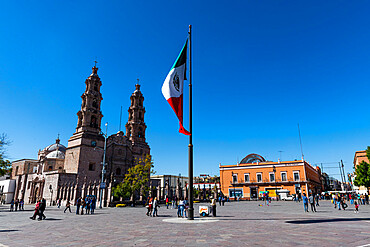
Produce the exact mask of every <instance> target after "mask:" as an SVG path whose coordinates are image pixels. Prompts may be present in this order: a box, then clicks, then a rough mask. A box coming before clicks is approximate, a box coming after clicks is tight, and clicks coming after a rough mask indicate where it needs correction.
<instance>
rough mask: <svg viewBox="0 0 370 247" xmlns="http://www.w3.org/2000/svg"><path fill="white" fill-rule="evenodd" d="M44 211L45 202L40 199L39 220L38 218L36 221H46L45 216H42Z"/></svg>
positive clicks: (43, 199)
mask: <svg viewBox="0 0 370 247" xmlns="http://www.w3.org/2000/svg"><path fill="white" fill-rule="evenodd" d="M45 209H46V200H45V198H42V199H41V203H40V209H39V218H38V220H44V219H46V216H45V214H44V211H45Z"/></svg>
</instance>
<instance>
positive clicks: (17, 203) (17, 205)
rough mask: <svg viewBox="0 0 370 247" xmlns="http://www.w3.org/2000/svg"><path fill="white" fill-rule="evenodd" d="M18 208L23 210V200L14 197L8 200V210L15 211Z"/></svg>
mask: <svg viewBox="0 0 370 247" xmlns="http://www.w3.org/2000/svg"><path fill="white" fill-rule="evenodd" d="M18 209H19V211H23V210H24V200H23V199H22V200H18V199H17V200H15V201H14V199H13V200H12V201H11V202H10V212H13V211H17V210H18Z"/></svg>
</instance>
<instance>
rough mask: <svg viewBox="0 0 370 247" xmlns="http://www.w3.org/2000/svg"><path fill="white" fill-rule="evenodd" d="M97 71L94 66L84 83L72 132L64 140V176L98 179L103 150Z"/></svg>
mask: <svg viewBox="0 0 370 247" xmlns="http://www.w3.org/2000/svg"><path fill="white" fill-rule="evenodd" d="M97 72H98V68H97V67H96V66H94V67H93V68H92V74H91V75H90V76H89V77H88V78H87V79H86V81H85V84H86V90H85V92H84V93H83V94H82V96H81V98H82V104H81V110H80V111H78V112H77V116H78V121H77V127H76V132H75V133H74V134H73V135H72V137H71V138H70V139H69V140H68V147H67V151H66V155H65V165H64V169H65V171H66V172H67V173H77V174H78V175H77V176H82V177H88V178H90V179H99V178H100V177H101V170H102V164H101V161H102V159H103V158H102V157H103V148H104V137H103V135H102V134H101V133H100V126H101V119H102V117H103V114H102V112H101V110H100V104H101V101H102V100H103V97H102V95H101V93H100V87H101V85H102V83H101V81H100V78H99V76H98V74H97ZM81 180H82V179H81Z"/></svg>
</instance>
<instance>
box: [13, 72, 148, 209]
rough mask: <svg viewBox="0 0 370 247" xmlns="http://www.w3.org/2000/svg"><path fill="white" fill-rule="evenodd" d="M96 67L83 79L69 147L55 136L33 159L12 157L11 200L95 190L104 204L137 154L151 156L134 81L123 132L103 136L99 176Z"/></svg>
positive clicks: (99, 96) (51, 200) (69, 197)
mask: <svg viewBox="0 0 370 247" xmlns="http://www.w3.org/2000/svg"><path fill="white" fill-rule="evenodd" d="M97 71H98V68H97V67H96V66H94V67H93V68H92V74H91V75H90V76H89V77H88V78H87V79H86V81H85V84H86V90H85V92H84V93H83V94H82V96H81V98H82V104H81V109H80V111H78V112H77V117H78V121H77V127H76V131H75V133H74V134H73V135H72V136H71V137H70V138H69V140H68V146H67V147H65V146H64V145H62V144H60V140H59V137H58V139H57V140H56V142H55V143H54V144H51V145H49V146H47V147H45V148H44V149H42V150H39V152H38V158H37V160H32V159H22V160H17V161H14V162H12V179H15V180H16V191H15V198H14V199H18V200H24V202H25V203H35V202H36V200H37V199H39V198H45V199H46V200H47V201H48V202H49V203H50V205H51V204H54V203H55V202H56V201H57V200H58V199H61V200H62V201H67V200H68V201H71V202H75V201H76V200H77V199H78V198H79V197H82V198H84V197H86V196H87V195H94V196H96V197H97V200H98V202H99V198H100V197H102V200H103V205H104V206H106V205H108V204H109V203H110V202H111V201H112V200H113V196H112V193H111V189H112V187H113V186H114V185H115V184H116V183H119V182H121V181H123V179H124V176H125V174H126V173H127V172H128V169H129V168H130V167H132V166H134V165H135V164H136V160H137V159H138V158H141V157H143V156H144V155H147V154H149V155H150V147H149V145H148V143H147V142H146V138H145V132H146V124H145V122H144V114H145V108H144V104H143V103H144V96H143V94H142V93H141V91H140V85H139V84H137V85H136V89H135V91H134V92H133V93H132V95H131V97H130V99H131V105H130V107H129V109H128V113H129V119H128V122H127V124H126V135H125V134H124V133H123V132H122V131H119V132H118V133H117V134H113V135H110V136H108V137H107V140H106V168H105V176H104V177H105V179H104V181H102V170H103V155H104V143H105V137H104V135H103V134H102V131H101V120H102V117H103V114H102V111H101V107H100V106H101V101H102V100H103V97H102V94H101V93H100V87H101V86H102V82H101V80H100V78H99V76H98V74H97ZM102 182H103V183H102Z"/></svg>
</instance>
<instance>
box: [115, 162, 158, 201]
mask: <svg viewBox="0 0 370 247" xmlns="http://www.w3.org/2000/svg"><path fill="white" fill-rule="evenodd" d="M136 164H137V165H135V166H133V167H131V168H130V169H128V173H127V174H126V175H125V179H124V180H123V182H122V183H120V184H118V185H117V186H116V187H114V188H113V192H114V194H115V195H116V196H119V197H123V198H130V200H131V201H132V202H134V201H135V197H134V195H135V194H140V193H142V194H143V195H145V194H146V193H147V192H148V191H149V180H150V175H151V174H153V173H154V172H153V167H154V166H153V162H152V159H151V156H150V155H146V156H144V157H143V158H140V159H139V160H137V161H136Z"/></svg>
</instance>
